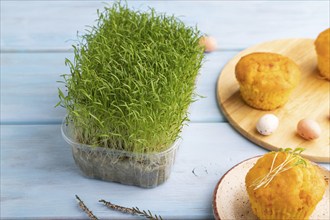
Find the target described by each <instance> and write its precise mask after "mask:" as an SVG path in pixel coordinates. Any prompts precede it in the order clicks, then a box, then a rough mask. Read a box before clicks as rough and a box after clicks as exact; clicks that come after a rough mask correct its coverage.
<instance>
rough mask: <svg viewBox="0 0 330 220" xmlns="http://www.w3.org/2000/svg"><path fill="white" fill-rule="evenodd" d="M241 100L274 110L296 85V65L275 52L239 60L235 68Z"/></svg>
mask: <svg viewBox="0 0 330 220" xmlns="http://www.w3.org/2000/svg"><path fill="white" fill-rule="evenodd" d="M235 75H236V79H237V81H238V82H239V85H240V93H241V97H242V99H243V100H244V101H245V102H246V103H247V104H248V105H249V106H251V107H253V108H256V109H261V110H273V109H276V108H278V107H280V106H283V105H284V104H285V103H286V102H287V101H288V99H289V96H290V94H291V92H292V91H293V89H294V88H295V87H296V86H297V85H298V83H299V81H300V77H301V72H300V69H299V67H298V65H297V64H296V63H295V62H294V61H292V60H291V59H289V58H288V57H285V56H282V55H280V54H276V53H267V52H259V53H251V54H248V55H246V56H244V57H242V58H241V59H240V60H239V62H238V63H237V64H236V67H235Z"/></svg>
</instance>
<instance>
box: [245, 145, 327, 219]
mask: <svg viewBox="0 0 330 220" xmlns="http://www.w3.org/2000/svg"><path fill="white" fill-rule="evenodd" d="M327 184H328V183H327V181H326V180H325V179H324V177H323V176H322V173H321V171H320V168H319V167H318V166H316V165H314V164H312V163H311V162H310V161H308V160H307V159H304V158H302V157H301V156H299V154H297V153H295V152H292V151H291V152H288V151H282V152H270V153H267V154H265V155H264V156H263V157H261V158H260V159H259V160H258V161H257V163H256V164H255V165H254V166H253V167H252V168H251V169H250V170H249V172H248V173H247V175H246V177H245V185H246V190H247V192H248V196H249V200H250V203H251V206H252V210H253V212H254V214H255V215H257V217H258V218H260V219H308V218H309V216H310V215H311V214H312V213H313V211H314V209H315V207H316V205H317V204H318V202H320V201H321V200H322V197H323V195H324V193H325V190H326V188H327Z"/></svg>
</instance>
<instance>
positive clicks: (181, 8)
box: [1, 0, 330, 51]
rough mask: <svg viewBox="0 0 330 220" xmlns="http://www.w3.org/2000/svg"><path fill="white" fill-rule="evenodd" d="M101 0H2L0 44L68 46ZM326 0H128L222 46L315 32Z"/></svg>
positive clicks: (321, 25) (325, 20) (323, 22)
mask: <svg viewBox="0 0 330 220" xmlns="http://www.w3.org/2000/svg"><path fill="white" fill-rule="evenodd" d="M102 2H103V1H5V2H2V7H1V26H2V27H3V30H2V33H1V34H2V37H1V49H2V50H6V51H8V50H9V51H12V50H13V51H17V50H19V51H26V50H28V51H29V50H58V49H61V50H67V49H69V48H70V46H71V44H72V43H71V42H70V41H69V40H71V39H75V38H76V32H77V31H78V30H79V31H80V32H81V31H84V29H85V26H86V25H92V24H93V22H94V20H95V18H96V9H98V8H102V7H103V5H104V4H103V3H102ZM329 4H330V3H329V1H193V0H192V1H128V5H129V7H131V8H136V9H140V10H146V9H147V8H148V7H154V8H156V10H157V11H159V12H165V13H168V14H174V15H176V16H178V17H180V18H181V19H182V20H183V21H184V22H185V23H186V24H187V25H189V26H195V25H196V24H197V25H198V27H199V29H200V30H201V31H202V32H203V33H206V34H209V35H214V36H215V37H216V39H217V40H218V41H219V43H220V47H221V48H227V49H228V48H230V49H232V48H235V49H237V48H246V47H248V46H250V45H253V44H256V43H260V42H263V41H269V40H273V39H279V38H291V37H294V38H297V37H298V38H299V37H302V38H315V37H316V36H317V34H318V33H319V32H320V31H322V30H324V29H326V28H327V27H329V7H330V6H329Z"/></svg>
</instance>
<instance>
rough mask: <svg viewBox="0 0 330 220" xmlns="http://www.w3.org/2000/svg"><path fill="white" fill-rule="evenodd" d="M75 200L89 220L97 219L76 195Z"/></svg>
mask: <svg viewBox="0 0 330 220" xmlns="http://www.w3.org/2000/svg"><path fill="white" fill-rule="evenodd" d="M76 198H77V200H78V201H79V207H80V208H81V209H82V210H83V211H84V212H85V213H86V214H87V215H88V217H89V218H90V219H91V220H98V218H97V217H96V216H95V215H94V214H93V212H92V211H91V210H89V209H88V208H87V206H86V205H85V203H84V202H83V201H82V200H81V199H80V198H79V196H77V195H76Z"/></svg>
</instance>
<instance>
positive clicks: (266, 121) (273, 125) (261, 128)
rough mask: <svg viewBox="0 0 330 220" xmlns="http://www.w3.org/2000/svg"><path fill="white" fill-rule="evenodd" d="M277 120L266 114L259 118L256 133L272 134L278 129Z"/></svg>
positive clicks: (273, 116)
mask: <svg viewBox="0 0 330 220" xmlns="http://www.w3.org/2000/svg"><path fill="white" fill-rule="evenodd" d="M278 124H279V120H278V118H277V117H276V116H275V115H273V114H266V115H264V116H262V117H261V118H259V120H258V122H257V131H258V132H259V133H260V134H262V135H270V134H272V133H273V132H274V131H275V130H276V129H277V127H278Z"/></svg>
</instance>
